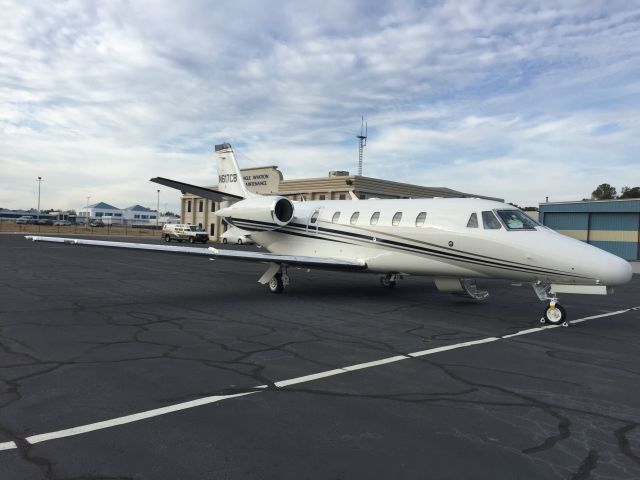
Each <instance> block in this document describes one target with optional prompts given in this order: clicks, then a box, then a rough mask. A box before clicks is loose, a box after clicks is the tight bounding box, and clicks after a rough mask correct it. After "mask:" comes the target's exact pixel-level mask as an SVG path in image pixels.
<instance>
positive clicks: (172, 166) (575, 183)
mask: <svg viewBox="0 0 640 480" xmlns="http://www.w3.org/2000/svg"><path fill="white" fill-rule="evenodd" d="M1 8H2V9H3V12H4V15H3V16H2V18H0V172H1V175H0V206H2V207H16V208H17V207H30V206H33V204H34V202H35V196H34V191H35V185H36V184H35V177H37V176H38V175H41V176H43V177H44V178H45V181H46V183H45V184H44V185H43V187H44V188H43V192H45V196H44V199H45V203H43V205H46V206H50V207H63V208H64V207H70V208H73V207H75V208H77V207H79V206H80V205H82V204H83V203H84V201H85V197H86V195H88V194H91V195H92V199H93V200H104V201H108V202H110V203H113V204H116V205H129V204H133V203H145V198H147V197H149V198H150V200H149V201H151V202H152V200H153V199H154V198H155V196H154V195H155V189H156V186H155V185H154V184H150V183H148V181H147V180H148V178H149V177H151V176H155V175H162V176H166V177H174V178H181V179H184V180H185V181H189V182H193V183H204V184H210V183H211V181H212V179H213V178H214V171H213V158H212V152H211V150H212V147H213V145H214V144H215V143H219V142H223V141H230V142H231V143H232V144H234V145H235V146H236V147H237V149H238V151H239V152H240V153H241V155H240V158H241V160H243V161H247V158H249V159H251V160H250V161H251V163H252V165H257V164H271V163H275V164H278V165H280V167H281V168H282V170H283V172H284V174H285V177H286V178H293V177H312V176H323V175H326V173H327V172H328V171H329V170H333V169H349V170H352V171H353V170H355V166H356V163H357V145H356V140H355V135H356V133H357V131H358V129H359V119H360V115H361V114H362V113H364V114H365V115H366V116H367V118H368V121H369V125H370V130H369V132H370V139H369V145H368V147H367V149H366V153H365V174H367V175H370V176H379V177H382V178H389V179H392V180H398V181H408V182H419V183H423V184H426V185H440V186H448V187H451V188H456V189H460V190H464V191H468V192H476V193H481V194H485V195H493V196H499V197H504V198H505V199H507V200H508V201H513V202H516V203H519V204H527V205H530V204H534V203H536V202H538V201H540V200H543V199H544V196H546V195H549V196H550V197H551V198H552V199H558V200H560V199H575V198H582V197H584V196H588V195H589V193H590V192H591V190H593V189H594V188H595V186H596V185H597V184H599V183H602V182H605V181H606V182H608V183H611V184H614V185H616V186H618V187H621V186H622V185H638V184H640V174H639V173H638V172H639V171H640V169H638V168H637V164H638V160H637V159H638V154H639V153H640V152H639V150H640V148H639V147H638V143H637V138H640V131H639V125H640V114H639V113H638V111H640V110H639V109H638V107H639V106H640V105H639V104H640V101H639V100H640V88H639V87H640V81H639V80H638V79H639V77H638V74H639V73H640V72H639V70H640V69H639V68H638V65H640V62H639V60H640V58H639V57H640V28H639V27H640V9H638V8H634V7H633V6H629V7H628V6H627V5H626V4H624V3H619V4H618V3H615V2H614V3H613V4H612V3H610V2H590V3H589V5H588V7H587V6H586V5H585V4H584V2H562V4H561V5H558V4H557V2H548V3H545V2H543V3H539V2H538V3H534V4H532V3H530V2H494V3H492V4H487V3H486V2H480V1H466V2H445V3H437V4H434V5H430V6H425V5H423V4H422V3H420V2H412V1H398V2H391V1H389V2H376V3H375V4H371V2H341V1H333V2H325V3H323V5H322V6H319V5H318V4H317V3H313V2H287V3H284V2H263V1H260V2H249V1H244V2H218V3H216V4H215V6H212V4H211V3H210V2H204V1H202V2H200V1H191V2H180V3H178V4H176V3H175V2H133V3H129V2H116V1H114V2H102V3H95V2H81V1H77V2H74V1H70V2H64V3H60V2H51V3H37V4H30V3H24V2H17V1H16V2H8V1H5V2H2V5H1ZM242 154H244V156H243V155H242ZM634 166H635V167H636V168H635V169H634V168H632V167H634ZM145 192H146V193H145ZM162 195H163V197H165V196H166V197H167V198H172V201H171V202H170V205H171V207H172V208H175V207H176V206H177V203H178V196H177V195H175V194H172V193H170V191H169V190H167V191H166V192H165V191H164V190H163V194H162ZM171 195H174V196H173V197H171ZM149 201H147V204H150V205H151V204H152V203H149ZM46 202H49V203H46ZM53 202H58V203H55V204H54V203H53Z"/></svg>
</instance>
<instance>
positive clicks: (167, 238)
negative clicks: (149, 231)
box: [164, 235, 171, 243]
mask: <svg viewBox="0 0 640 480" xmlns="http://www.w3.org/2000/svg"><path fill="white" fill-rule="evenodd" d="M164 241H165V242H167V243H169V242H170V241H171V237H170V236H169V235H165V236H164Z"/></svg>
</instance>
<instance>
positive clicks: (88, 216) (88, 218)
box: [86, 195, 91, 227]
mask: <svg viewBox="0 0 640 480" xmlns="http://www.w3.org/2000/svg"><path fill="white" fill-rule="evenodd" d="M90 201H91V195H87V222H86V226H87V227H88V226H89V222H90V221H91V215H89V202H90Z"/></svg>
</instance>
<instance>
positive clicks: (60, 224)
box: [53, 220, 72, 227]
mask: <svg viewBox="0 0 640 480" xmlns="http://www.w3.org/2000/svg"><path fill="white" fill-rule="evenodd" d="M70 225H72V223H71V222H70V221H69V220H56V221H55V222H53V226H54V227H68V226H70Z"/></svg>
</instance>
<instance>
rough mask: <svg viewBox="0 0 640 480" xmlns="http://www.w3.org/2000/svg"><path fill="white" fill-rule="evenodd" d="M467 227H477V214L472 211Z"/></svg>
mask: <svg viewBox="0 0 640 480" xmlns="http://www.w3.org/2000/svg"><path fill="white" fill-rule="evenodd" d="M467 228H478V215H477V214H476V213H472V214H471V216H470V217H469V221H468V222H467Z"/></svg>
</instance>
